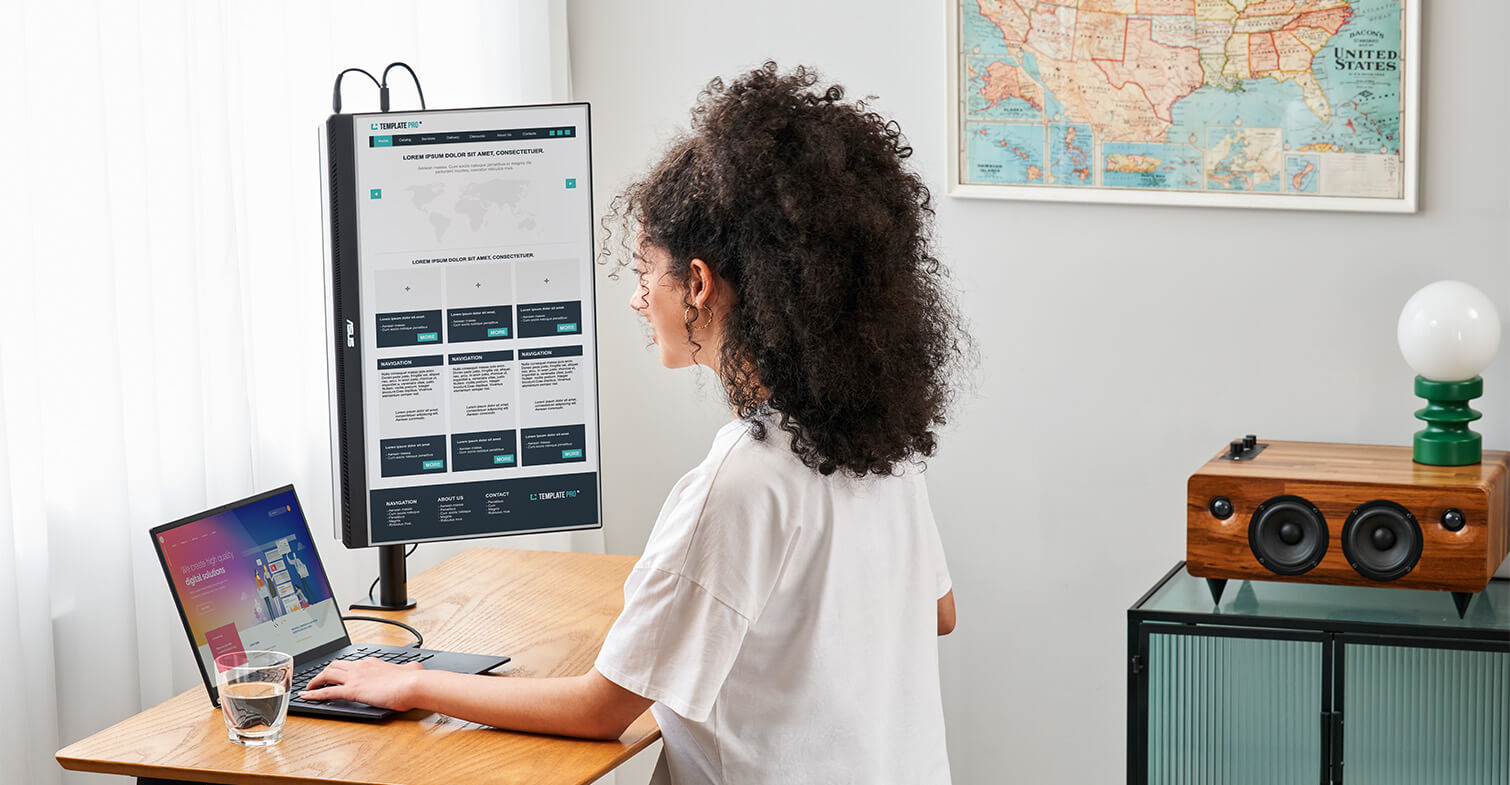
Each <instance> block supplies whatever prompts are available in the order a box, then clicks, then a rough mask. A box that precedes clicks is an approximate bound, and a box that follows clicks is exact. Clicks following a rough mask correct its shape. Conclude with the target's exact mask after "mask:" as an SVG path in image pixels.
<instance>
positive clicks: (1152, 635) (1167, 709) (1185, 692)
mask: <svg viewBox="0 0 1510 785" xmlns="http://www.w3.org/2000/svg"><path fill="white" fill-rule="evenodd" d="M1143 629H1144V630H1146V631H1147V646H1146V648H1145V649H1144V651H1146V652H1147V659H1146V662H1147V664H1148V746H1147V751H1148V766H1147V772H1148V783H1149V785H1249V784H1250V783H1251V785H1291V784H1292V783H1293V784H1294V785H1316V783H1317V782H1318V780H1319V779H1320V776H1321V761H1322V758H1321V752H1322V751H1321V712H1322V696H1323V694H1324V690H1323V673H1324V668H1325V667H1326V665H1328V664H1329V663H1325V662H1324V656H1323V655H1324V652H1323V648H1322V635H1321V634H1320V633H1302V632H1280V631H1268V630H1265V631H1261V632H1260V631H1246V630H1225V631H1215V630H1212V629H1210V628H1204V629H1203V628H1195V627H1184V626H1177V625H1164V624H1146V625H1143Z"/></svg>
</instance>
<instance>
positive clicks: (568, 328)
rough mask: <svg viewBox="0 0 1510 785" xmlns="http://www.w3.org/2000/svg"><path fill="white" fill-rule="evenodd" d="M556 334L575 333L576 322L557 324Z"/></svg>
mask: <svg viewBox="0 0 1510 785" xmlns="http://www.w3.org/2000/svg"><path fill="white" fill-rule="evenodd" d="M556 332H558V333H574V332H577V323H576V322H564V323H562V324H558V325H556Z"/></svg>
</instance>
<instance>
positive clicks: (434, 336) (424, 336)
mask: <svg viewBox="0 0 1510 785" xmlns="http://www.w3.org/2000/svg"><path fill="white" fill-rule="evenodd" d="M414 340H416V341H419V342H420V343H434V342H436V341H439V340H440V333H420V334H419V335H416V336H414Z"/></svg>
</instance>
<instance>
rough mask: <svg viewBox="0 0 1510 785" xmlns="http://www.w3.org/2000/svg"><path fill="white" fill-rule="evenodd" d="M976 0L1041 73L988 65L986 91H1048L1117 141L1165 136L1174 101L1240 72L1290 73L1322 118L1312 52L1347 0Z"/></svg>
mask: <svg viewBox="0 0 1510 785" xmlns="http://www.w3.org/2000/svg"><path fill="white" fill-rule="evenodd" d="M976 1H977V2H978V4H979V8H980V13H981V14H982V15H983V16H985V17H986V18H987V19H989V20H990V21H991V22H992V23H993V24H995V25H996V27H997V28H998V29H1000V31H1001V35H1002V39H1003V40H1004V41H1005V42H1006V44H1007V51H1008V52H1009V53H1021V52H1023V51H1028V52H1031V53H1032V54H1034V55H1035V56H1036V57H1037V59H1038V71H1039V73H1040V74H1041V75H1042V78H1043V85H1042V86H1040V85H1038V84H1037V83H1036V82H1034V81H1032V80H1030V79H1027V78H1025V76H1024V74H1023V73H1022V70H1021V68H1020V67H1016V66H1008V65H1005V64H997V66H996V67H994V68H988V70H987V73H986V77H985V85H984V86H983V87H981V88H980V89H981V94H982V95H983V96H985V97H986V98H988V99H993V100H996V101H1000V100H1001V99H1002V98H1006V97H1016V98H1022V99H1023V100H1026V101H1030V102H1033V103H1036V104H1040V105H1041V102H1042V98H1041V96H1040V95H1039V94H1040V93H1041V90H1042V89H1043V88H1047V89H1049V90H1051V91H1053V93H1054V94H1055V95H1057V96H1059V98H1060V100H1061V101H1063V102H1064V104H1065V108H1066V109H1067V110H1068V112H1067V114H1068V117H1069V119H1071V120H1073V121H1079V122H1086V123H1089V124H1090V125H1091V128H1092V130H1093V131H1094V132H1096V133H1098V134H1099V135H1101V136H1102V138H1103V139H1105V140H1106V141H1123V142H1153V141H1162V140H1163V139H1164V136H1165V134H1166V132H1168V130H1169V128H1170V126H1171V125H1172V124H1173V123H1174V119H1173V117H1172V108H1173V106H1174V103H1175V102H1176V101H1178V100H1180V99H1181V98H1183V97H1185V96H1187V95H1190V94H1191V93H1193V92H1195V91H1196V89H1197V88H1200V87H1201V86H1203V85H1210V86H1215V87H1221V88H1224V89H1233V88H1235V87H1237V86H1238V85H1239V84H1240V83H1241V82H1242V81H1243V80H1246V79H1274V80H1276V81H1281V82H1283V81H1293V82H1294V83H1295V84H1297V85H1298V86H1299V87H1300V89H1301V92H1302V94H1303V95H1304V96H1305V102H1306V106H1307V107H1309V108H1310V110H1311V111H1312V112H1313V113H1314V114H1315V115H1316V117H1317V118H1318V119H1320V120H1322V121H1326V120H1328V119H1330V117H1331V106H1330V104H1329V103H1328V101H1327V96H1326V94H1325V92H1324V91H1323V90H1322V88H1321V85H1320V84H1318V83H1317V81H1316V78H1315V75H1314V74H1313V73H1312V61H1313V60H1314V58H1315V57H1316V53H1317V52H1319V51H1320V50H1321V48H1322V47H1324V46H1325V45H1326V44H1327V42H1328V41H1329V40H1331V38H1332V36H1334V35H1336V34H1337V32H1338V31H1339V30H1341V29H1342V26H1343V25H1345V24H1347V21H1348V19H1349V18H1350V17H1351V16H1352V14H1353V10H1352V8H1351V7H1350V5H1351V3H1350V0H1261V1H1257V2H1245V0H1231V1H1230V2H1229V0H1079V2H1076V0H1060V1H1059V2H1034V1H1033V0H976ZM1135 15H1136V17H1135Z"/></svg>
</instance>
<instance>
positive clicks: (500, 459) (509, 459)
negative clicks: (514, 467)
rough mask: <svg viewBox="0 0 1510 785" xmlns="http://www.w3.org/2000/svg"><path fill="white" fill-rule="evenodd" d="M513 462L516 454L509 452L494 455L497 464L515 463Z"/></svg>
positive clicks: (494, 461)
mask: <svg viewBox="0 0 1510 785" xmlns="http://www.w3.org/2000/svg"><path fill="white" fill-rule="evenodd" d="M513 462H514V454H513V453H509V454H507V455H494V456H493V463H495V464H501V463H513Z"/></svg>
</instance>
